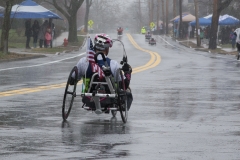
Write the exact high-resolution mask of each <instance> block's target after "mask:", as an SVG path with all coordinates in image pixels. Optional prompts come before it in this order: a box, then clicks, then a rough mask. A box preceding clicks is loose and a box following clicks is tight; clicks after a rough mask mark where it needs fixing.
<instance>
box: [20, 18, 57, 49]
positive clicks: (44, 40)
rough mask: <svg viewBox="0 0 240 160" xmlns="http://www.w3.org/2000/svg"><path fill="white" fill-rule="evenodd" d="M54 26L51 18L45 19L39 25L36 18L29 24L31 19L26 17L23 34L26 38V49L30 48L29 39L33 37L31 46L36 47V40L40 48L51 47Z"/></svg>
mask: <svg viewBox="0 0 240 160" xmlns="http://www.w3.org/2000/svg"><path fill="white" fill-rule="evenodd" d="M54 31H55V26H54V23H53V22H52V19H49V21H48V20H45V21H44V22H43V24H42V25H41V26H40V25H39V22H38V20H34V23H33V25H32V26H31V19H27V20H26V22H25V36H26V37H27V39H26V49H31V47H30V44H29V43H30V40H31V37H33V47H34V48H36V47H37V44H38V41H39V47H40V48H43V47H44V48H48V47H51V48H52V40H53V38H54Z"/></svg>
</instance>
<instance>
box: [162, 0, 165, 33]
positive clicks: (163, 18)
mask: <svg viewBox="0 0 240 160" xmlns="http://www.w3.org/2000/svg"><path fill="white" fill-rule="evenodd" d="M164 15H165V14H164V0H162V21H163V28H162V30H163V33H162V34H165V16H164Z"/></svg>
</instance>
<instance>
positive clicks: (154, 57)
mask: <svg viewBox="0 0 240 160" xmlns="http://www.w3.org/2000/svg"><path fill="white" fill-rule="evenodd" d="M127 37H128V39H129V41H130V42H131V43H132V45H133V46H134V47H135V48H137V49H138V50H141V51H143V52H147V53H149V54H150V56H151V57H150V60H149V61H148V62H147V63H146V64H145V65H143V66H139V67H136V68H133V72H132V73H133V74H134V73H138V72H141V71H144V70H147V69H150V68H153V67H156V66H157V65H158V64H159V63H160V62H161V57H160V55H159V54H158V53H156V52H152V51H149V50H146V49H143V48H141V47H140V46H139V45H138V44H137V43H136V42H135V41H134V39H133V38H132V36H131V35H130V34H127ZM79 83H82V81H79ZM65 86H66V83H60V84H53V85H48V86H39V87H34V88H22V89H17V90H10V91H3V92H0V97H7V96H13V95H20V94H27V93H33V92H40V91H44V90H50V89H58V88H64V87H65Z"/></svg>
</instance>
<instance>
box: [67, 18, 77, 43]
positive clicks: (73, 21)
mask: <svg viewBox="0 0 240 160" xmlns="http://www.w3.org/2000/svg"><path fill="white" fill-rule="evenodd" d="M68 23H69V24H70V25H69V34H68V42H78V38H77V18H76V15H72V17H70V18H69V19H68ZM70 31H71V32H70Z"/></svg>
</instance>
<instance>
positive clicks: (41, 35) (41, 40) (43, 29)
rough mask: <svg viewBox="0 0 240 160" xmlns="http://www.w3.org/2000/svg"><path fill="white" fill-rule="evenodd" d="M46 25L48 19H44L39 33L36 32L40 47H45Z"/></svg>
mask: <svg viewBox="0 0 240 160" xmlns="http://www.w3.org/2000/svg"><path fill="white" fill-rule="evenodd" d="M47 27H48V20H45V21H44V23H43V24H42V25H41V27H40V30H39V33H38V39H39V46H40V48H42V47H43V45H44V47H46V43H45V33H46V30H47Z"/></svg>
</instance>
